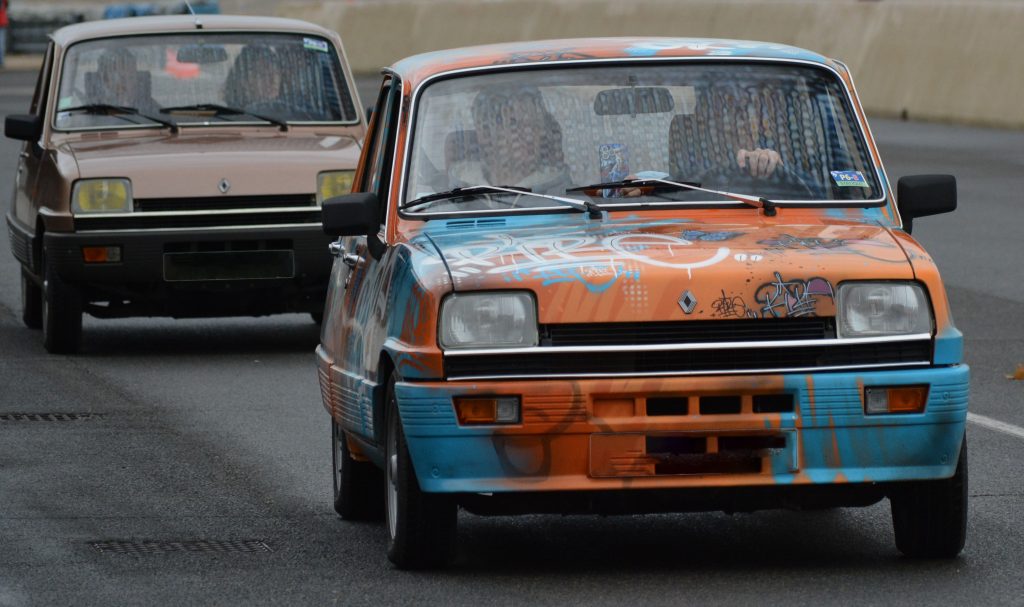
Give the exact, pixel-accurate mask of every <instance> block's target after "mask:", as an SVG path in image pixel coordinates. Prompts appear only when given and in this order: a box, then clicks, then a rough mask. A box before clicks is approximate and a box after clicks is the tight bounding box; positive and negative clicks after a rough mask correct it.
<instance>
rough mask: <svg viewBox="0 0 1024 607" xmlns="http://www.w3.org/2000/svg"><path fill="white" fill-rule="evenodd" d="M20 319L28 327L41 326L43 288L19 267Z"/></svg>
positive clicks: (38, 327) (35, 327) (36, 327)
mask: <svg viewBox="0 0 1024 607" xmlns="http://www.w3.org/2000/svg"><path fill="white" fill-rule="evenodd" d="M21 320H22V322H24V323H25V326H26V327H28V328H29V329H42V328H43V289H42V287H40V286H39V285H37V284H36V281H34V280H32V276H31V275H30V274H29V273H28V271H27V270H26V269H25V268H22V269H21Z"/></svg>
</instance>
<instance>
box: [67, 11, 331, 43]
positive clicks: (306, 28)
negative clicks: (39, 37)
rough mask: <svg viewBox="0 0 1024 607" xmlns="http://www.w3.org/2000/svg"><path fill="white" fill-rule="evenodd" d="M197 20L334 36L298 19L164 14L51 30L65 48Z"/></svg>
mask: <svg viewBox="0 0 1024 607" xmlns="http://www.w3.org/2000/svg"><path fill="white" fill-rule="evenodd" d="M197 21H198V23H200V24H201V25H202V30H203V31H225V30H227V31H284V32H297V33H307V34H314V35H318V36H324V37H327V38H334V37H336V36H337V34H336V33H334V32H332V31H331V30H328V29H326V28H323V27H320V26H319V25H314V24H312V23H309V22H307V21H299V20H297V19H282V18H278V17H250V16H240V15H198V16H192V15H166V16H159V17H131V18H126V19H107V20H103V21H87V22H85V23H76V24H74V25H69V26H67V27H62V28H60V29H59V30H57V31H56V32H54V33H53V35H52V38H53V41H54V42H55V43H57V44H58V45H59V46H62V47H67V46H68V45H71V44H74V43H76V42H80V41H82V40H93V39H96V38H110V37H115V36H131V35H136V34H166V33H170V32H189V31H197V30H198V29H199V28H197V26H196V22H197Z"/></svg>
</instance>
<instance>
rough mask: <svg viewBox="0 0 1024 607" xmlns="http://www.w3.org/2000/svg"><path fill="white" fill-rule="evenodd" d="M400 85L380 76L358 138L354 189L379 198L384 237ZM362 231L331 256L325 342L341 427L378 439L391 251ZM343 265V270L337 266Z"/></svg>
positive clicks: (361, 435) (380, 425) (379, 236)
mask: <svg viewBox="0 0 1024 607" xmlns="http://www.w3.org/2000/svg"><path fill="white" fill-rule="evenodd" d="M400 95H401V86H400V84H399V82H398V80H397V79H396V78H393V77H390V76H388V77H386V78H385V79H384V82H383V83H382V86H381V90H380V96H379V97H378V99H377V104H376V106H375V107H374V112H373V119H372V120H371V125H370V131H369V133H368V135H367V138H366V141H365V143H364V150H363V158H362V159H361V161H360V164H359V166H360V171H359V174H357V175H356V183H355V185H354V187H353V191H355V192H374V193H376V194H377V197H378V200H379V201H380V207H379V232H378V234H377V235H376V237H377V240H378V241H380V242H383V240H384V239H385V223H386V218H387V209H388V205H389V204H390V203H391V201H390V200H389V194H390V191H391V170H392V164H393V161H394V148H395V138H396V135H397V124H398V110H399V107H398V106H399V102H400V99H401V97H400ZM367 240H368V239H367V237H357V238H345V239H342V241H341V244H342V247H343V249H344V251H343V252H342V251H339V256H338V257H337V259H336V261H335V267H334V276H333V279H332V285H331V287H330V289H331V292H330V293H329V299H328V301H329V302H330V303H329V309H328V311H327V317H326V318H325V323H326V324H325V327H324V337H325V339H324V340H323V341H324V343H325V344H328V343H330V346H326V345H325V347H326V348H327V349H328V352H329V354H330V355H331V357H332V358H333V359H334V366H335V373H334V374H333V375H334V377H335V378H336V383H337V384H339V385H338V387H339V388H341V390H340V393H341V395H342V396H341V399H342V407H343V409H344V414H343V416H342V417H343V421H342V424H343V427H344V428H345V430H347V431H350V432H354V433H356V434H357V435H359V436H360V437H361V438H363V439H364V440H368V441H371V442H374V443H378V444H379V443H380V440H382V438H381V437H380V436H379V435H378V432H381V431H382V430H383V423H382V422H381V421H379V420H375V419H374V413H373V402H374V397H375V395H376V392H377V391H378V390H379V389H380V382H383V381H386V378H378V377H377V370H378V364H379V356H380V352H381V348H382V345H383V342H384V339H385V338H386V332H387V314H388V310H387V301H388V297H387V294H388V289H389V276H390V273H391V269H392V267H391V261H392V259H393V251H392V250H391V249H390V248H386V247H382V248H383V251H379V250H378V251H376V252H377V253H379V254H380V256H379V258H378V257H375V256H374V255H373V254H372V252H371V249H375V248H376V247H372V246H371V245H370V243H368V242H367ZM339 265H344V266H346V267H347V268H349V269H348V270H347V271H346V270H344V269H341V268H339Z"/></svg>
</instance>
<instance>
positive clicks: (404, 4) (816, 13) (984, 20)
mask: <svg viewBox="0 0 1024 607" xmlns="http://www.w3.org/2000/svg"><path fill="white" fill-rule="evenodd" d="M231 2H232V0H222V1H221V4H222V7H223V8H224V9H225V12H227V11H228V10H230V9H231V8H232V4H231ZM246 12H248V11H246ZM276 12H277V14H278V15H281V16H288V17H295V18H299V19H305V20H308V21H312V22H315V23H319V24H321V25H324V26H326V27H329V28H331V29H336V30H338V31H339V32H340V33H341V35H342V38H343V39H344V41H345V47H346V50H347V51H348V55H349V60H350V61H351V62H352V66H353V69H354V70H355V71H357V72H364V73H365V72H374V71H377V70H379V69H380V67H381V66H384V65H389V64H391V63H392V62H394V61H395V60H397V59H400V58H401V57H405V56H407V55H412V54H415V53H420V52H424V51H429V50H437V49H443V48H452V47H458V46H467V45H472V44H484V43H489V42H504V41H515V40H538V39H545V38H571V37H583V36H625V35H651V36H695V37H720V38H740V39H750V40H765V41H772V42H783V43H787V44H793V45H796V46H802V47H805V48H808V49H811V50H815V51H818V52H821V53H823V54H825V55H828V56H831V57H835V58H837V59H840V60H842V61H844V62H845V63H847V64H848V65H849V66H850V68H851V70H852V71H853V75H854V78H855V81H856V82H857V86H858V90H859V93H860V95H861V98H862V100H863V102H864V105H865V107H866V108H867V109H868V111H869V112H872V113H874V114H881V115H900V114H903V113H905V114H906V115H908V116H909V117H910V118H913V119H922V120H940V121H952V122H962V123H968V124H982V125H991V126H1002V127H1013V128H1024V103H1022V102H1021V101H1020V100H1021V99H1024V68H1022V67H1021V63H1020V59H1019V55H1018V51H1020V50H1022V49H1024V3H1022V2H1006V1H993V0H989V1H987V2H986V1H980V2H979V1H976V2H965V1H962V0H961V1H945V2H941V1H921V0H918V1H913V0H903V1H884V0H883V1H875V2H864V1H854V0H830V1H826V2H808V1H803V2H800V1H793V0H789V1H787V0H773V1H768V2H764V1H762V2H756V1H753V0H731V1H724V2H723V1H719V2H715V1H713V0H634V1H629V0H557V1H555V0H551V1H542V0H488V1H486V2H480V1H474V0H431V1H424V0H419V1H417V0H390V1H389V0H373V1H359V0H343V1H330V0H316V1H313V0H301V1H300V0H295V1H291V2H284V3H278V4H277V6H276Z"/></svg>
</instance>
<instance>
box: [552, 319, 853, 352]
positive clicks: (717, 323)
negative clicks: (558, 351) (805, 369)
mask: <svg viewBox="0 0 1024 607" xmlns="http://www.w3.org/2000/svg"><path fill="white" fill-rule="evenodd" d="M835 336H836V326H835V319H834V318H831V317H813V318H777V319H751V320H693V321H686V322H675V321H669V322H612V323H578V324H569V323H566V324H551V325H541V327H540V343H541V344H542V345H545V346H639V345H655V344H685V343H710V342H738V341H779V340H789V339H832V338H835Z"/></svg>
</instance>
